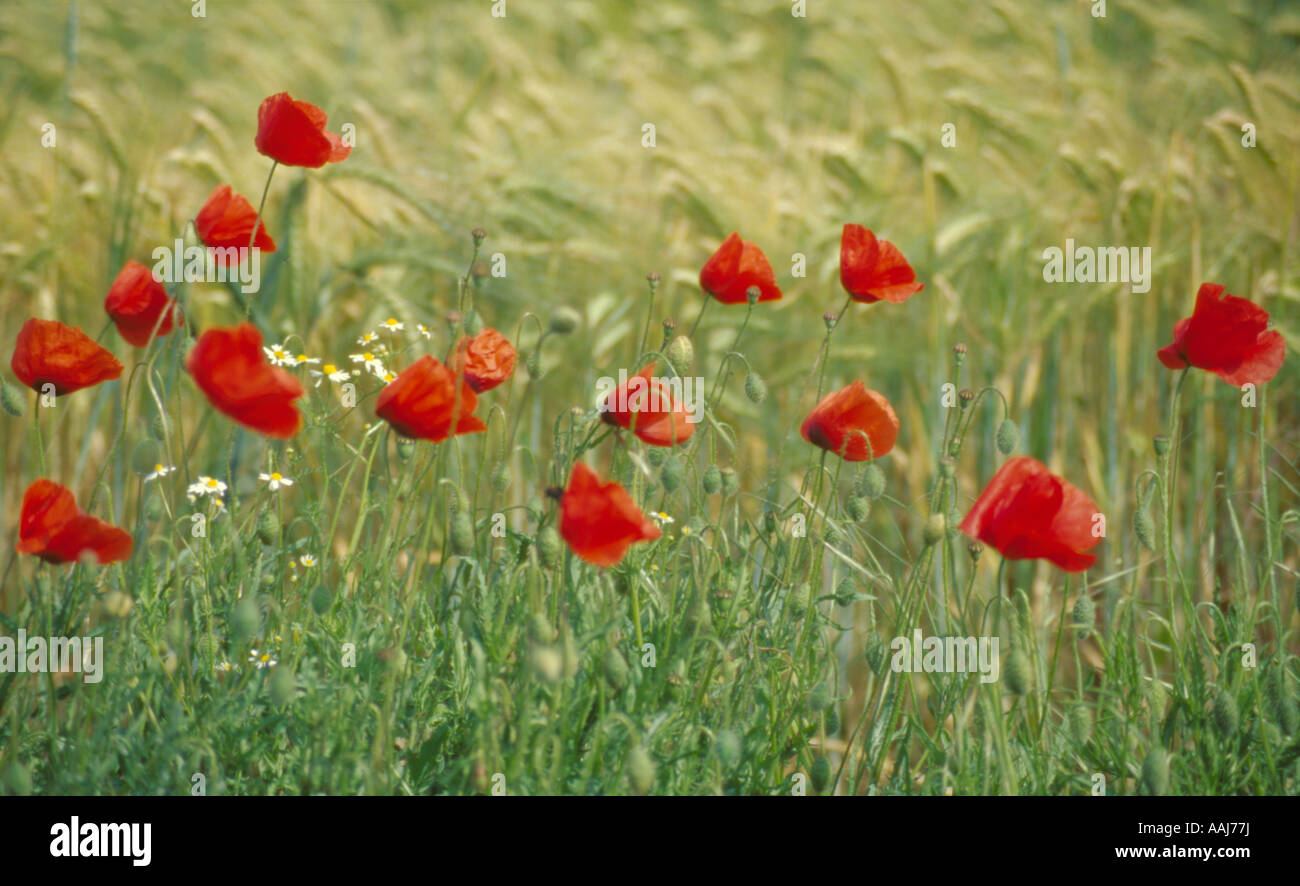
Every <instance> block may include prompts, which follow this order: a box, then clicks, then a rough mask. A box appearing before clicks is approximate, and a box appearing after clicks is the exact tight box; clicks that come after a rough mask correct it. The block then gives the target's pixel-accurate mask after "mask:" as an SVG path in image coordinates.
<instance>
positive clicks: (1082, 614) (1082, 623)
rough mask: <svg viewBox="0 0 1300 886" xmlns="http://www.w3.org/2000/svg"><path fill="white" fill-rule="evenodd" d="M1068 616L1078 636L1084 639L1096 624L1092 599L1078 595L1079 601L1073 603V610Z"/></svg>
mask: <svg viewBox="0 0 1300 886" xmlns="http://www.w3.org/2000/svg"><path fill="white" fill-rule="evenodd" d="M1070 615H1071V618H1072V620H1073V622H1074V629H1075V630H1076V631H1078V632H1079V636H1081V637H1086V636H1088V635H1089V634H1091V633H1092V629H1093V627H1094V626H1095V625H1096V623H1097V604H1095V603H1093V602H1092V598H1091V597H1089V596H1088V595H1087V594H1080V595H1079V599H1077V600H1075V601H1074V609H1072V610H1071V611H1070Z"/></svg>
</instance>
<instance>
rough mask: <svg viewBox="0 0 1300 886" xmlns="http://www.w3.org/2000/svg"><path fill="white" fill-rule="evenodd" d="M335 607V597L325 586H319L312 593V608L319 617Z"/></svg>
mask: <svg viewBox="0 0 1300 886" xmlns="http://www.w3.org/2000/svg"><path fill="white" fill-rule="evenodd" d="M333 605H334V595H333V594H331V593H330V589H329V588H327V587H326V586H325V585H323V584H322V585H317V586H316V589H315V590H313V591H312V592H311V608H312V611H313V612H315V613H316V614H317V615H324V614H325V613H327V612H329V611H330V607H331V606H333Z"/></svg>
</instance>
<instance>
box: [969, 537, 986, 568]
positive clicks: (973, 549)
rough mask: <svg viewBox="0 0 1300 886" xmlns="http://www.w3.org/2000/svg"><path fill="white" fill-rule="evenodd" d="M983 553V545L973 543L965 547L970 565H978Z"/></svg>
mask: <svg viewBox="0 0 1300 886" xmlns="http://www.w3.org/2000/svg"><path fill="white" fill-rule="evenodd" d="M983 553H984V545H982V544H980V543H979V542H977V541H973V542H971V543H970V544H968V545H966V554H967V556H969V557H970V561H971V562H972V563H978V562H979V559H980V555H981V554H983Z"/></svg>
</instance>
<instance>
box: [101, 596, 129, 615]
mask: <svg viewBox="0 0 1300 886" xmlns="http://www.w3.org/2000/svg"><path fill="white" fill-rule="evenodd" d="M134 607H135V601H134V600H132V599H131V595H130V594H126V593H123V592H122V591H109V592H108V593H107V594H105V595H104V611H105V612H107V613H108V614H109V615H110V616H112V617H113V618H126V617H127V616H128V615H130V614H131V610H132V609H133V608H134Z"/></svg>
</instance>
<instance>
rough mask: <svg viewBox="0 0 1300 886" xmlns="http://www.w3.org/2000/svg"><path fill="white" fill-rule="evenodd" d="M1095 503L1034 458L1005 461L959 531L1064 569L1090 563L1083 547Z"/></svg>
mask: <svg viewBox="0 0 1300 886" xmlns="http://www.w3.org/2000/svg"><path fill="white" fill-rule="evenodd" d="M1097 513H1098V510H1097V505H1096V504H1095V503H1093V501H1092V499H1091V498H1089V497H1088V495H1087V493H1085V492H1083V490H1081V489H1078V488H1077V487H1075V486H1072V485H1070V484H1069V483H1067V482H1066V481H1065V480H1062V479H1061V478H1060V477H1058V476H1056V475H1055V474H1053V473H1052V472H1051V471H1049V470H1048V469H1047V467H1046V466H1045V465H1044V464H1043V463H1042V462H1040V461H1038V460H1037V459H1033V458H1029V457H1028V456H1023V455H1022V456H1018V457H1016V458H1012V459H1008V460H1007V461H1006V462H1005V463H1004V464H1003V465H1002V467H1001V468H999V469H998V472H997V473H996V474H994V475H993V479H992V480H990V481H989V485H988V486H986V487H985V488H984V491H983V492H981V493H980V496H979V498H978V499H976V500H975V504H974V506H972V507H971V509H970V513H968V514H967V515H966V518H965V519H964V520H962V521H961V531H962V532H964V533H966V534H967V535H969V536H970V537H972V538H975V539H979V540H980V541H982V542H984V543H985V544H986V545H990V546H991V547H994V548H997V549H998V551H1000V552H1001V554H1002V556H1004V557H1006V558H1007V559H1008V560H1049V561H1051V562H1052V563H1054V564H1056V565H1057V566H1059V567H1060V568H1061V569H1064V570H1065V571H1066V572H1082V571H1083V570H1085V569H1087V568H1089V567H1090V566H1092V564H1093V563H1095V562H1096V560H1097V557H1096V555H1094V554H1089V553H1088V551H1089V550H1091V549H1092V548H1094V547H1096V546H1097V543H1098V542H1100V541H1101V537H1100V536H1098V535H1094V534H1093V516H1094V515H1095V514H1097Z"/></svg>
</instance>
